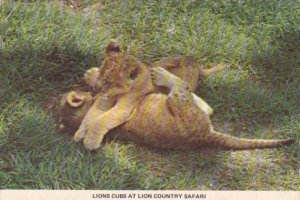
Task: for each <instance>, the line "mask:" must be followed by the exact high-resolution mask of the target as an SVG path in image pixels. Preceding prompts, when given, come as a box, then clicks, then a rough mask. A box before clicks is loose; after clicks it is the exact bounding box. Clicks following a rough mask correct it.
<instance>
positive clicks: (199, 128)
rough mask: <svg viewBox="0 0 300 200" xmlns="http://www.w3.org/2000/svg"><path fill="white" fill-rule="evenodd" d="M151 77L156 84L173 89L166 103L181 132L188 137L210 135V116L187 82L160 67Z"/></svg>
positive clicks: (152, 72) (154, 70)
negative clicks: (197, 100)
mask: <svg viewBox="0 0 300 200" xmlns="http://www.w3.org/2000/svg"><path fill="white" fill-rule="evenodd" d="M151 77H152V80H153V83H154V84H156V85H159V86H165V87H169V88H170V89H171V90H170V93H169V94H168V98H167V102H166V103H167V105H168V107H169V109H170V111H171V113H172V114H173V115H174V117H175V120H176V122H175V123H176V126H177V129H178V131H179V132H181V133H182V134H187V135H189V134H191V133H199V132H202V133H209V129H210V120H209V115H208V114H207V113H206V112H205V111H203V109H202V108H200V109H199V105H198V104H197V103H196V102H195V100H194V98H193V95H192V93H191V91H190V86H189V84H188V83H187V82H185V81H183V80H181V79H180V78H178V77H176V76H175V75H173V74H171V73H169V72H168V71H166V70H165V69H163V68H160V67H157V68H153V69H152V71H151ZM202 101H203V100H202ZM203 102H204V101H203ZM204 103H205V102H204Z"/></svg>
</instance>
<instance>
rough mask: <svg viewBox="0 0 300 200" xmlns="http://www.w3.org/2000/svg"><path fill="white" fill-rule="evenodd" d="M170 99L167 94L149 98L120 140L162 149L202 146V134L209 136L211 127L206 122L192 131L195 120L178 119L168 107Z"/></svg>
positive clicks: (152, 95) (133, 117) (122, 133)
mask: <svg viewBox="0 0 300 200" xmlns="http://www.w3.org/2000/svg"><path fill="white" fill-rule="evenodd" d="M167 98H168V97H167V96H166V95H164V94H150V95H148V96H147V97H146V98H145V99H144V100H143V101H142V102H141V104H140V105H139V107H138V109H137V110H136V112H135V113H134V114H133V116H132V118H131V119H130V120H129V121H128V122H126V123H125V124H124V125H122V126H121V127H120V128H121V132H120V133H119V134H118V137H120V138H122V139H128V140H133V141H135V142H137V143H142V144H147V145H151V146H154V147H159V148H178V145H188V147H186V148H190V147H191V146H190V145H193V143H195V144H197V146H199V141H201V138H200V136H201V133H204V134H205V132H207V131H208V128H209V127H207V126H209V125H208V124H207V123H204V126H202V128H201V124H199V126H195V128H193V129H191V126H189V124H187V123H191V122H192V121H193V120H195V119H184V120H183V119H182V117H181V118H180V117H178V116H177V117H176V116H174V115H173V114H172V113H171V111H170V109H169V108H168V105H167ZM190 120H191V121H190ZM199 127H200V128H199ZM180 148H181V149H182V148H184V147H180Z"/></svg>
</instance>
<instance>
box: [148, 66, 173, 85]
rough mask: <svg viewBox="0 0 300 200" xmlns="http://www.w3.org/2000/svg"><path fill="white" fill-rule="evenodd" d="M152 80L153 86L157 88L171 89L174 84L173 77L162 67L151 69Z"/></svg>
mask: <svg viewBox="0 0 300 200" xmlns="http://www.w3.org/2000/svg"><path fill="white" fill-rule="evenodd" d="M151 79H152V82H153V84H155V85H157V86H165V87H170V86H171V85H172V82H173V77H172V75H171V74H170V73H169V72H168V71H167V70H165V69H163V68H161V67H154V68H152V69H151Z"/></svg>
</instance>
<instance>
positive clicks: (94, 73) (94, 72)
mask: <svg viewBox="0 0 300 200" xmlns="http://www.w3.org/2000/svg"><path fill="white" fill-rule="evenodd" d="M98 76H99V68H97V67H93V68H91V69H89V70H87V71H86V72H85V74H84V80H85V82H86V84H88V85H89V86H91V87H95V85H96V82H97V79H98Z"/></svg>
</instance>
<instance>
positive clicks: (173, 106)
mask: <svg viewBox="0 0 300 200" xmlns="http://www.w3.org/2000/svg"><path fill="white" fill-rule="evenodd" d="M131 75H132V76H131ZM95 82H96V84H95V88H96V90H98V91H100V92H98V94H97V95H96V97H95V98H93V97H92V96H91V95H90V93H87V92H79V93H77V92H74V91H72V92H70V93H68V94H66V95H64V98H63V99H62V104H61V113H64V115H62V116H61V117H62V122H63V123H64V124H68V125H71V124H73V125H74V126H77V127H78V126H79V124H80V122H81V121H82V123H81V125H80V128H79V131H77V132H76V134H75V140H76V141H79V140H80V139H82V138H84V145H85V147H86V148H87V149H89V150H94V149H96V148H98V147H99V146H100V143H101V141H102V139H103V136H104V135H105V134H106V133H107V132H108V131H111V130H112V129H114V128H117V130H119V131H117V132H118V133H117V135H116V136H117V137H119V138H121V139H127V140H132V141H135V142H137V143H142V144H147V145H151V146H154V147H159V148H180V149H186V148H199V147H201V146H207V145H208V146H215V147H220V148H224V149H233V150H242V149H255V148H275V147H280V146H282V145H288V144H291V143H292V142H293V140H292V139H285V140H249V139H240V138H236V137H232V136H229V135H226V134H222V133H219V132H216V131H214V130H213V128H212V126H211V122H210V118H209V115H210V113H209V112H208V110H205V109H203V107H202V105H203V104H201V103H200V104H199V101H198V98H199V97H197V96H196V95H194V94H192V93H191V89H190V84H188V83H187V82H185V81H183V80H182V79H180V78H179V77H177V76H175V75H173V74H171V73H169V72H168V71H166V70H165V69H163V68H161V67H153V68H152V69H151V73H149V71H148V69H147V67H146V66H144V65H143V64H142V63H141V62H140V61H139V60H137V59H136V58H134V57H130V56H129V57H127V56H124V55H123V54H120V52H118V51H113V53H112V54H111V52H109V53H108V54H107V58H106V60H105V61H104V64H103V65H102V67H101V68H100V71H99V77H98V78H97V80H96V81H95ZM152 83H153V84H154V86H158V87H165V88H168V89H169V92H168V94H163V93H160V92H153V91H154V90H153V85H152ZM67 113H68V114H67ZM71 126H72V125H71ZM77 127H76V128H77Z"/></svg>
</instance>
